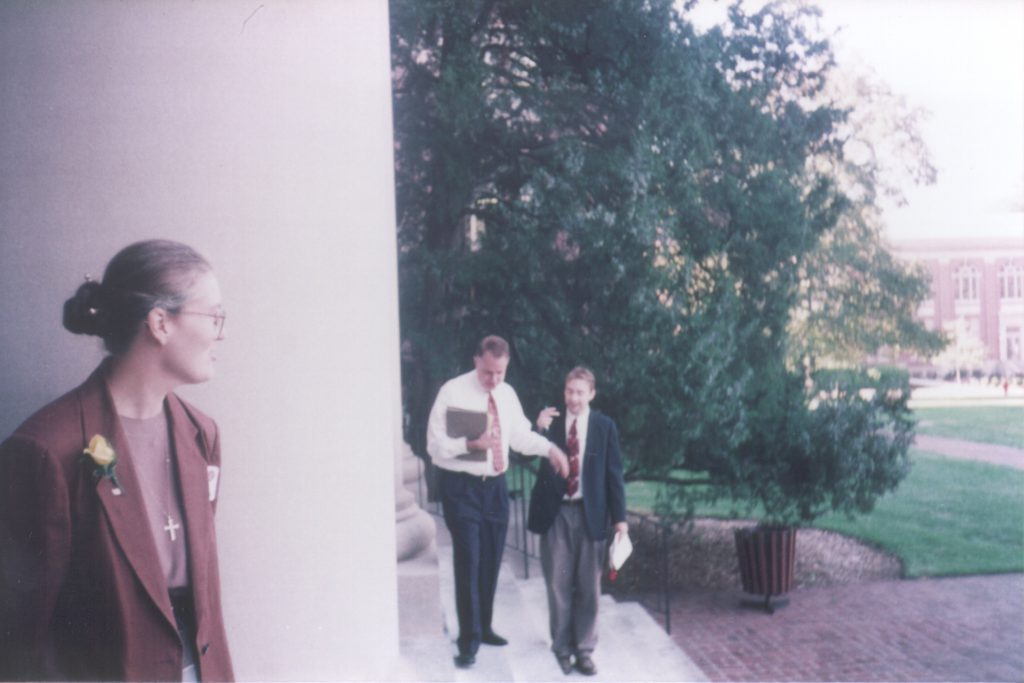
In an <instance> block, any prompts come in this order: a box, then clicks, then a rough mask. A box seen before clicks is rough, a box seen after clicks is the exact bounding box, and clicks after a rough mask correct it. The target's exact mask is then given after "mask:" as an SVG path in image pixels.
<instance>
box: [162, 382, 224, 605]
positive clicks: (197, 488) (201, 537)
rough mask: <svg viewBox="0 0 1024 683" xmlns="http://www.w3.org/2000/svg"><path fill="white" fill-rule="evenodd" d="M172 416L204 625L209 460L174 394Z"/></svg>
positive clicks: (197, 601)
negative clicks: (201, 597)
mask: <svg viewBox="0 0 1024 683" xmlns="http://www.w3.org/2000/svg"><path fill="white" fill-rule="evenodd" d="M167 405H168V408H169V412H170V415H171V425H172V429H171V434H172V437H171V439H172V441H173V447H174V453H175V456H176V458H175V459H176V460H177V463H178V481H179V482H180V483H181V501H182V506H183V508H184V511H185V529H186V532H187V536H186V537H187V539H188V567H189V575H190V578H191V582H192V592H193V595H194V596H195V600H194V602H195V606H196V621H197V623H198V624H202V623H204V617H205V611H206V608H207V604H206V602H207V601H206V600H204V599H200V596H203V595H205V594H206V593H205V588H206V582H207V572H206V569H207V566H208V564H209V563H208V561H207V560H208V558H207V548H209V546H210V541H211V539H210V530H211V529H212V528H213V515H212V511H211V505H210V498H209V486H208V483H207V481H208V479H207V477H208V476H209V473H208V471H207V469H206V467H207V460H206V458H205V457H204V453H205V452H206V448H207V446H206V443H205V441H204V440H203V437H202V434H201V433H200V432H199V429H198V427H196V425H195V423H194V422H193V421H192V419H191V418H190V417H189V416H188V413H186V412H185V409H184V408H183V407H182V405H181V401H180V400H179V399H178V397H177V396H175V395H174V394H171V395H170V396H168V397H167Z"/></svg>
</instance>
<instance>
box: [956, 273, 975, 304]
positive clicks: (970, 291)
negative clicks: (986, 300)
mask: <svg viewBox="0 0 1024 683" xmlns="http://www.w3.org/2000/svg"><path fill="white" fill-rule="evenodd" d="M953 298H954V299H956V300H957V301H977V300H978V269H977V268H975V267H974V266H966V265H965V266H960V267H959V268H957V269H956V272H955V273H953Z"/></svg>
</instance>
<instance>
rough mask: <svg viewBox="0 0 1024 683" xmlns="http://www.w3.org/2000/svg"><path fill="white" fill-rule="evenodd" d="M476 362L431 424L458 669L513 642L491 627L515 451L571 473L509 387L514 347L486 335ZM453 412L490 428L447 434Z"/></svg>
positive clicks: (442, 398) (438, 403) (453, 385)
mask: <svg viewBox="0 0 1024 683" xmlns="http://www.w3.org/2000/svg"><path fill="white" fill-rule="evenodd" d="M473 363H474V366H475V367H474V369H473V370H472V371H470V372H467V373H466V374H464V375H459V376H458V377H455V378H454V379H451V380H449V381H448V382H446V383H445V384H444V386H442V387H441V390H440V391H439V392H438V394H437V399H436V400H435V401H434V407H433V408H432V409H431V411H430V419H429V421H428V423H427V452H428V453H430V457H431V458H432V459H433V463H434V465H436V466H437V467H438V468H439V479H440V484H441V503H442V506H443V509H444V520H445V524H446V525H447V526H448V530H449V531H450V532H451V536H452V550H453V554H454V562H453V564H454V569H455V605H456V611H457V612H458V617H459V638H458V646H459V654H458V656H456V657H455V664H456V666H458V667H460V668H467V667H470V666H472V665H473V664H474V663H475V662H476V652H477V650H478V649H479V647H480V643H485V644H487V645H505V644H507V642H508V641H507V640H505V639H504V638H502V637H501V636H499V635H498V634H497V633H495V632H494V629H493V628H492V623H491V621H492V616H493V609H494V593H495V590H496V589H497V586H498V571H499V569H500V568H501V556H502V553H503V551H504V548H505V533H506V531H507V530H508V507H509V501H508V487H507V485H506V482H505V476H504V474H505V471H506V470H507V469H508V453H509V449H510V448H511V449H512V450H515V451H517V452H519V453H522V454H524V455H547V456H548V458H549V460H550V461H551V465H552V467H553V468H554V469H555V470H556V471H557V472H559V473H562V474H563V476H564V475H566V474H568V471H569V464H568V460H567V458H566V455H565V453H563V452H562V450H561V449H559V448H558V447H557V446H555V445H554V444H553V443H551V442H550V441H548V440H547V439H545V438H544V437H543V436H541V435H540V434H537V433H536V432H534V431H532V430H531V426H530V420H529V419H528V418H527V417H526V415H525V414H524V413H523V407H522V405H521V404H520V403H519V397H518V396H516V392H515V389H513V388H512V387H511V386H509V385H508V384H505V383H504V380H505V371H506V370H507V369H508V363H509V350H508V343H507V342H506V341H505V340H504V339H502V338H501V337H496V336H490V337H485V338H484V339H482V340H481V341H480V343H479V344H478V345H477V350H476V354H475V355H474V356H473ZM449 409H455V410H461V411H471V412H475V413H478V414H479V413H486V414H487V429H486V430H485V431H484V433H483V434H481V435H480V436H479V437H478V438H475V439H473V438H468V437H458V438H455V437H451V436H449V435H448V428H447V420H448V413H449ZM471 452H475V453H477V454H480V455H477V456H476V457H474V456H472V455H470V453H471Z"/></svg>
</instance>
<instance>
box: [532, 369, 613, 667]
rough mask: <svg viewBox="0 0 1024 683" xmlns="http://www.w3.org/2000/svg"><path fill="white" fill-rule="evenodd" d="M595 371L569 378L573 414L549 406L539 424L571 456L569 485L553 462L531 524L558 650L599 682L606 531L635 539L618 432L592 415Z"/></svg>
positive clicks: (545, 466) (562, 662) (539, 486)
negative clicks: (596, 653) (599, 618)
mask: <svg viewBox="0 0 1024 683" xmlns="http://www.w3.org/2000/svg"><path fill="white" fill-rule="evenodd" d="M596 393H597V392H596V387H595V379H594V373H592V372H591V371H590V370H588V369H587V368H584V367H576V368H573V369H572V370H571V371H570V372H569V374H568V375H567V376H566V378H565V407H566V416H565V417H562V416H561V414H560V413H559V412H558V411H557V410H556V409H555V408H545V409H544V410H542V411H541V413H540V415H539V416H538V417H537V426H538V427H540V429H541V430H543V431H548V434H547V436H548V438H550V439H551V441H552V443H554V444H555V445H557V446H558V447H559V448H561V449H562V450H563V451H565V453H566V455H568V457H569V476H568V478H567V479H563V478H562V477H560V476H558V474H557V473H556V472H555V470H554V469H553V468H552V467H551V465H550V464H549V463H547V462H541V467H540V472H539V473H538V476H537V481H536V483H535V484H534V488H533V493H532V495H531V498H530V512H529V519H528V526H529V529H530V531H532V532H534V533H536V534H541V544H540V556H541V566H542V568H543V570H544V583H545V585H546V586H547V593H548V615H549V622H550V629H551V641H552V645H551V649H552V651H553V652H554V653H555V659H557V660H558V665H559V666H560V667H561V669H562V673H564V674H566V675H568V674H569V673H571V672H572V668H573V661H572V657H573V656H575V658H576V661H575V666H576V669H577V670H578V671H579V672H580V673H583V674H585V675H588V676H593V675H594V674H596V673H597V667H596V666H595V665H594V661H593V659H592V658H591V654H592V652H593V650H594V647H595V646H596V645H597V607H598V601H599V599H600V597H601V568H602V566H603V562H604V555H605V552H606V547H607V539H608V537H607V528H608V525H609V522H610V523H611V524H613V525H614V527H615V533H616V534H618V533H622V534H626V533H628V529H629V527H628V525H627V524H626V492H625V486H624V483H623V479H622V453H621V451H620V449H619V432H618V428H616V426H615V422H614V421H612V419H611V418H609V417H608V416H606V415H603V414H602V413H600V412H598V411H596V410H591V408H590V402H591V401H592V400H593V399H594V396H595V395H596Z"/></svg>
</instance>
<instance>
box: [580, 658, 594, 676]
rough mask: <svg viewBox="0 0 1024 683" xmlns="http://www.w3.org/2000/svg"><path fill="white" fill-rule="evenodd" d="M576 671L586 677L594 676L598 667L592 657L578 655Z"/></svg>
mask: <svg viewBox="0 0 1024 683" xmlns="http://www.w3.org/2000/svg"><path fill="white" fill-rule="evenodd" d="M576 670H577V671H579V672H580V673H581V674H583V675H584V676H593V675H594V674H596V673H597V666H595V665H594V660H593V659H591V658H590V655H576Z"/></svg>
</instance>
